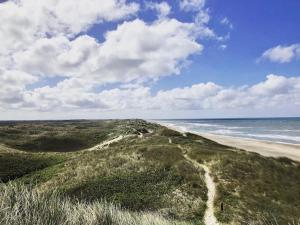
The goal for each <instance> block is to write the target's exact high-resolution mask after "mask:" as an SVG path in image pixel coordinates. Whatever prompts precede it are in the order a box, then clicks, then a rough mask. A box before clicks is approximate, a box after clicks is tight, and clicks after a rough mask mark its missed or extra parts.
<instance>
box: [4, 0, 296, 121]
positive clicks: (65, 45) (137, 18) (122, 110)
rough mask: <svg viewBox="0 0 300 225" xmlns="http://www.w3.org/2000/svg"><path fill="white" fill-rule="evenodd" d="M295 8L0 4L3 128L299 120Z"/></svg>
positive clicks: (95, 0)
mask: <svg viewBox="0 0 300 225" xmlns="http://www.w3.org/2000/svg"><path fill="white" fill-rule="evenodd" d="M299 9H300V1H298V0H289V1H286V0H264V1H261V0H252V1H237V0H226V1H222V0H166V1H158V0H153V1H146V0H140V1H138V0H127V1H126V0H76V1H74V0H63V1H61V0H40V1H36V0H9V1H3V0H0V43H1V44H0V84H1V88H0V119H2V120H6V119H75V118H97V119H101V118H129V117H130V118H132V117H139V118H206V117H265V116H267V117H268V116H269V117H271V116H300V30H299V26H300V13H299Z"/></svg>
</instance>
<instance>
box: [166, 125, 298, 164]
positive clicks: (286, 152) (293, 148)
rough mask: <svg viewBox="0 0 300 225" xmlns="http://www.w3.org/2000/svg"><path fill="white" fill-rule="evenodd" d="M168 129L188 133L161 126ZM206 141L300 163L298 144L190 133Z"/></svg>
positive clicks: (173, 127)
mask: <svg viewBox="0 0 300 225" xmlns="http://www.w3.org/2000/svg"><path fill="white" fill-rule="evenodd" d="M161 125H163V126H166V127H168V128H170V129H173V130H176V131H179V132H182V133H184V132H188V131H187V130H182V129H180V128H178V127H175V126H170V125H168V124H163V123H162V124H161ZM191 133H194V134H197V135H200V136H202V137H205V138H207V139H210V140H213V141H215V142H218V143H219V144H222V145H227V146H231V147H234V148H239V149H243V150H246V151H250V152H256V153H259V154H261V155H263V156H269V157H287V158H290V159H292V160H295V161H299V162H300V145H299V144H285V143H276V142H271V141H261V140H255V139H247V138H240V137H232V136H225V135H216V134H211V133H195V132H191Z"/></svg>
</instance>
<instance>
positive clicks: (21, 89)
mask: <svg viewBox="0 0 300 225" xmlns="http://www.w3.org/2000/svg"><path fill="white" fill-rule="evenodd" d="M36 81H37V78H36V77H34V76H32V75H30V74H27V73H24V72H21V71H15V70H6V71H3V70H1V69H0V84H1V89H0V106H1V103H2V104H5V105H10V106H13V105H14V104H15V103H19V102H23V101H24V99H23V97H24V93H25V91H26V89H25V88H26V85H29V84H32V83H34V82H36Z"/></svg>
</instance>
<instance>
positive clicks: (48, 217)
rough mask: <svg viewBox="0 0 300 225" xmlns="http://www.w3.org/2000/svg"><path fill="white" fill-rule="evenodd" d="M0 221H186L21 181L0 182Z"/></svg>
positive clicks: (110, 224) (170, 224) (156, 224)
mask: <svg viewBox="0 0 300 225" xmlns="http://www.w3.org/2000/svg"><path fill="white" fill-rule="evenodd" d="M0 224H5V225H17V224H20V225H21V224H22V225H33V224H34V225H81V224H82V225H188V223H185V222H178V221H174V220H171V219H166V218H163V217H162V216H161V215H159V214H155V213H143V212H140V213H138V212H130V211H126V210H122V209H120V208H119V207H117V206H115V205H112V204H110V203H107V202H105V201H98V202H93V203H85V202H79V201H76V200H75V201H74V200H70V199H69V198H66V197H63V196H61V195H60V194H59V193H58V192H56V191H53V192H51V193H47V194H45V193H40V192H38V191H36V190H34V189H33V188H32V187H31V186H25V185H23V184H20V183H12V182H11V183H7V184H0Z"/></svg>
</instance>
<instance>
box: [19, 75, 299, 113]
mask: <svg viewBox="0 0 300 225" xmlns="http://www.w3.org/2000/svg"><path fill="white" fill-rule="evenodd" d="M73 79H74V78H73ZM73 79H72V80H69V81H67V82H66V81H63V82H61V83H59V84H58V85H57V86H55V87H52V88H51V87H43V88H37V89H35V90H32V91H25V92H24V93H23V97H22V98H19V99H20V100H22V106H21V107H20V108H21V109H22V107H23V108H26V107H27V108H28V107H29V108H31V109H32V110H40V111H64V110H67V109H78V110H81V109H85V110H87V109H91V110H98V111H107V110H112V111H114V110H132V109H136V110H138V111H139V110H154V111H157V112H160V111H172V110H173V111H183V112H184V111H187V110H188V111H190V110H193V111H196V110H216V111H218V112H222V111H225V110H228V109H235V110H240V109H243V110H247V109H248V110H249V111H253V110H262V109H265V108H269V109H270V108H271V109H273V110H276V109H278V108H282V107H287V108H291V109H294V110H297V109H300V78H299V77H284V76H278V75H273V74H271V75H268V76H267V78H266V80H265V81H263V82H260V83H257V84H254V85H253V86H239V87H224V86H221V85H217V84H215V83H212V82H208V83H199V84H195V85H192V86H190V87H184V88H174V89H170V90H165V91H158V92H157V93H156V94H154V95H153V94H151V89H150V88H149V87H143V86H137V87H133V88H130V87H127V88H114V89H111V90H104V91H100V92H98V93H96V92H94V91H93V89H92V88H91V87H92V86H89V84H88V83H87V84H86V85H83V86H81V85H80V84H81V83H82V82H78V81H76V80H73ZM78 84H79V85H78Z"/></svg>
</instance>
